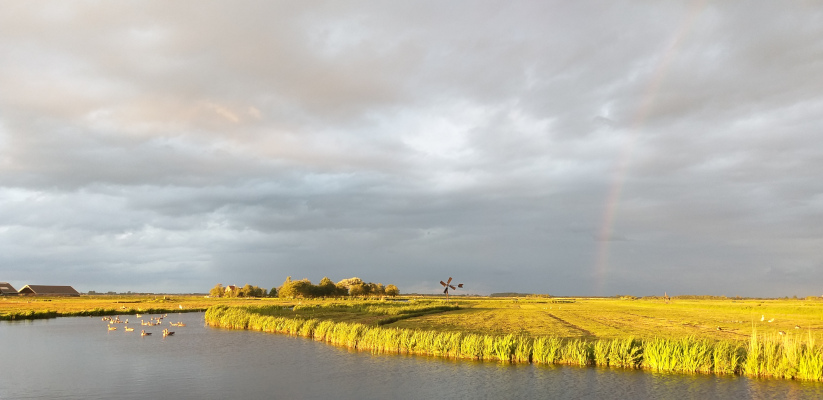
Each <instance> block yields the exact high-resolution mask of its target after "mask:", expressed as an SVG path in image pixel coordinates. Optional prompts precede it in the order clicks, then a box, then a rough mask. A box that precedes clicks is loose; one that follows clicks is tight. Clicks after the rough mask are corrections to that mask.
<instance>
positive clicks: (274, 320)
mask: <svg viewBox="0 0 823 400" xmlns="http://www.w3.org/2000/svg"><path fill="white" fill-rule="evenodd" d="M203 310H206V316H205V319H206V323H207V324H209V325H211V326H215V327H221V328H227V329H247V330H258V331H264V332H272V333H282V334H289V335H295V336H303V337H307V338H312V339H314V340H318V341H323V342H326V343H329V344H333V345H338V346H346V347H350V348H356V349H358V350H361V351H371V352H377V353H395V354H419V355H430V356H438V357H447V358H463V359H474V360H486V361H501V362H520V363H524V362H525V363H536V364H573V365H596V366H607V367H620V368H639V369H648V370H654V371H674V372H686V373H696V372H702V373H719V374H740V375H747V376H754V377H764V376H765V377H779V378H785V379H802V380H814V381H820V380H823V347H822V346H821V345H819V344H818V343H823V340H821V338H820V336H821V333H823V301H820V300H819V299H814V298H809V299H684V298H673V299H671V300H670V301H665V300H663V299H660V298H646V299H643V298H641V299H636V298H621V299H618V298H486V297H463V296H460V297H452V299H451V301H448V302H447V301H445V299H442V298H439V297H431V296H422V297H400V298H391V299H388V298H387V299H371V300H365V299H352V298H336V299H278V298H262V299H255V298H229V299H226V298H208V297H203V296H179V295H171V296H170V295H165V296H163V295H159V296H157V295H152V296H82V297H79V298H38V297H10V298H3V299H2V300H0V319H6V320H9V319H33V318H52V317H58V316H85V315H114V314H136V313H141V312H143V313H158V312H160V313H167V312H179V311H203Z"/></svg>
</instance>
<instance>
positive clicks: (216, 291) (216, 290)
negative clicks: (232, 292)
mask: <svg viewBox="0 0 823 400" xmlns="http://www.w3.org/2000/svg"><path fill="white" fill-rule="evenodd" d="M225 292H226V289H224V288H223V284H222V283H218V284H217V285H215V286H214V287H213V288H211V290H209V296H210V297H223V295H224V294H225Z"/></svg>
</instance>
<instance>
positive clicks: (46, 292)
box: [19, 285, 80, 296]
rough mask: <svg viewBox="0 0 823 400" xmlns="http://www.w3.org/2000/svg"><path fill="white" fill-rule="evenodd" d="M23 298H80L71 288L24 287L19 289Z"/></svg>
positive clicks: (78, 293)
mask: <svg viewBox="0 0 823 400" xmlns="http://www.w3.org/2000/svg"><path fill="white" fill-rule="evenodd" d="M19 293H20V295H23V296H80V292H78V291H76V290H74V288H73V287H71V286H52V285H26V286H23V288H22V289H20V292H19Z"/></svg>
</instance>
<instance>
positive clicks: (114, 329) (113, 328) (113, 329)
mask: <svg viewBox="0 0 823 400" xmlns="http://www.w3.org/2000/svg"><path fill="white" fill-rule="evenodd" d="M109 330H110V331H116V330H117V327H116V326H111V325H109Z"/></svg>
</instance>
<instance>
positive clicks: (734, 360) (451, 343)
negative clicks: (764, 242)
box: [206, 304, 823, 380]
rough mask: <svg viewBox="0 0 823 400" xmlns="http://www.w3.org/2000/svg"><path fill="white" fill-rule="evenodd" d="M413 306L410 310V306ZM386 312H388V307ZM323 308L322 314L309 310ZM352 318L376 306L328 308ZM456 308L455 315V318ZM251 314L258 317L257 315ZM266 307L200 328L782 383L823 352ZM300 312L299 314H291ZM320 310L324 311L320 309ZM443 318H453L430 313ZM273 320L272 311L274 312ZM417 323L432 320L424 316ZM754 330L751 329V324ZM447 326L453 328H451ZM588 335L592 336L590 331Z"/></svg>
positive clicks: (225, 314)
mask: <svg viewBox="0 0 823 400" xmlns="http://www.w3.org/2000/svg"><path fill="white" fill-rule="evenodd" d="M418 306H419V305H413V307H418ZM391 307H394V306H391ZM316 308H318V309H323V307H316ZM327 309H337V310H338V311H340V310H347V309H348V310H352V312H353V313H360V314H362V315H361V317H364V318H365V317H366V316H367V315H371V314H370V313H380V314H385V313H384V312H383V311H382V308H381V307H380V305H379V304H378V305H375V304H371V305H368V306H365V305H358V306H356V307H340V306H333V307H327ZM463 310H464V309H462V308H461V309H460V310H459V311H463ZM258 311H262V313H259V312H258ZM271 311H272V310H270V309H269V308H266V307H228V306H216V307H212V308H210V309H209V310H208V311H207V313H206V321H207V323H209V324H211V325H214V326H220V327H227V328H233V329H253V330H264V331H269V332H278V333H286V334H291V335H299V336H305V337H311V338H314V339H315V340H320V341H324V342H327V343H331V344H335V345H341V346H347V347H350V348H356V349H359V350H364V351H371V352H375V353H392V354H421V355H431V356H438V357H445V358H458V359H473V360H486V361H499V362H514V363H535V364H570V365H580V366H588V365H597V366H608V367H617V368H643V369H648V370H653V371H666V372H683V373H719V374H744V375H748V376H768V377H779V378H785V379H803V380H821V379H823V351H822V350H821V347H820V346H818V345H816V343H815V340H814V336H813V335H812V333H811V330H807V331H806V333H805V336H804V335H801V334H800V333H799V330H798V332H796V333H792V334H784V335H779V336H778V335H775V334H769V335H765V336H764V335H758V334H757V330H756V329H753V332H752V333H751V334H750V336H749V338H748V339H749V340H748V345H747V344H746V343H747V342H745V341H730V340H717V339H714V338H710V337H699V336H696V335H687V336H682V337H679V338H674V337H663V336H659V337H652V338H643V339H640V338H633V337H623V338H599V339H591V338H580V337H565V338H563V337H559V336H557V335H550V336H532V335H529V334H528V330H527V329H522V328H524V327H521V329H519V330H518V332H519V333H517V334H515V333H506V334H502V333H501V334H495V333H491V334H479V333H473V332H461V331H458V330H455V329H450V330H443V331H438V330H434V329H412V328H398V327H387V326H385V325H384V326H380V325H378V324H377V323H375V322H373V323H370V324H365V323H361V322H346V321H341V322H335V321H331V320H318V319H305V315H299V313H297V311H291V312H292V316H291V317H287V316H282V317H281V316H275V315H266V313H267V312H271ZM298 311H302V310H298ZM327 311H328V310H327ZM436 311H438V312H441V313H445V314H444V315H442V316H441V318H443V319H448V318H449V317H451V315H452V314H453V313H454V312H455V311H449V309H437V310H436ZM277 313H278V314H281V312H280V311H277ZM425 318H427V319H430V318H433V316H432V315H429V316H426V317H425ZM753 326H755V327H756V326H757V325H753ZM452 327H453V326H452ZM590 336H594V332H590Z"/></svg>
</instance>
